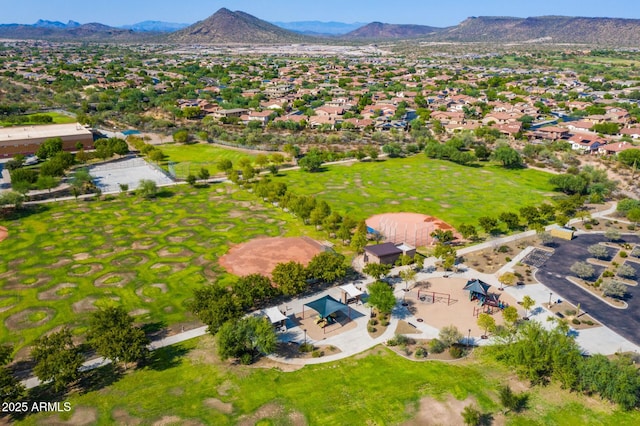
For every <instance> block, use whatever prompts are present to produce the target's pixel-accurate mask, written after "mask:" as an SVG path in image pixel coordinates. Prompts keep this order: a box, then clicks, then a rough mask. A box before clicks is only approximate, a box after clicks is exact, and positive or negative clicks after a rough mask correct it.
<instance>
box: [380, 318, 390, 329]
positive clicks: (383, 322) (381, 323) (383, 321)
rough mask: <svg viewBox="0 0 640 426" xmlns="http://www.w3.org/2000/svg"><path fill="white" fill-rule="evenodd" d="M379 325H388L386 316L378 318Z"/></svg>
mask: <svg viewBox="0 0 640 426" xmlns="http://www.w3.org/2000/svg"><path fill="white" fill-rule="evenodd" d="M380 325H381V326H382V327H386V326H388V325H389V320H388V319H387V318H380Z"/></svg>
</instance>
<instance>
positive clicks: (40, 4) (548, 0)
mask: <svg viewBox="0 0 640 426" xmlns="http://www.w3.org/2000/svg"><path fill="white" fill-rule="evenodd" d="M222 7H226V8H227V9H230V10H234V11H235V10H241V11H243V12H247V13H249V14H251V15H254V16H256V17H258V18H260V19H264V20H266V21H270V22H273V21H280V22H292V21H338V22H346V23H352V22H365V23H368V22H373V21H380V22H385V23H390V24H420V25H430V26H435V27H446V26H451V25H456V24H458V23H460V22H461V21H463V20H464V19H466V18H468V17H470V16H517V17H528V16H542V15H565V16H590V17H615V18H635V19H640V1H638V0H448V1H447V0H401V1H395V2H394V1H389V0H235V1H230V0H227V1H224V0H223V1H216V0H182V1H177V0H18V1H16V0H0V23H4V24H7V23H19V24H32V23H34V22H36V21H37V20H38V19H47V20H50V21H62V22H67V21H68V20H73V21H77V22H80V23H81V24H84V23H88V22H100V23H103V24H107V25H113V26H118V25H127V24H134V23H137V22H141V21H147V20H153V21H165V22H178V23H188V24H191V23H194V22H197V21H200V20H203V19H205V18H207V17H208V16H210V15H212V14H213V13H215V12H216V11H217V10H218V9H220V8H222Z"/></svg>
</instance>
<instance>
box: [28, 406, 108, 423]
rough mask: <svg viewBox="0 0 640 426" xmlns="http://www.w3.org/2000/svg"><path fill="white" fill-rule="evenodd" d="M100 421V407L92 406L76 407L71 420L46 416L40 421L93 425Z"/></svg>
mask: <svg viewBox="0 0 640 426" xmlns="http://www.w3.org/2000/svg"><path fill="white" fill-rule="evenodd" d="M97 421H98V409H97V408H90V407H74V410H73V415H72V416H71V418H70V419H69V420H60V417H58V416H57V415H56V416H51V417H45V418H44V419H43V420H42V421H40V422H38V423H39V424H41V425H43V426H44V425H46V426H66V425H73V426H85V425H92V424H95V423H96V422H97Z"/></svg>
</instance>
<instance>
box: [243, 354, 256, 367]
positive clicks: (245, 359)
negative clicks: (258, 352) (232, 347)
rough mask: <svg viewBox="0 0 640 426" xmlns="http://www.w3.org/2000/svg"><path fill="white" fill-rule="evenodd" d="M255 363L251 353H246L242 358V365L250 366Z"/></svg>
mask: <svg viewBox="0 0 640 426" xmlns="http://www.w3.org/2000/svg"><path fill="white" fill-rule="evenodd" d="M252 362H253V355H251V354H249V353H244V354H242V355H241V356H240V364H242V365H249V364H251V363H252Z"/></svg>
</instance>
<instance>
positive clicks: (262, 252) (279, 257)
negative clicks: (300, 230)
mask: <svg viewBox="0 0 640 426" xmlns="http://www.w3.org/2000/svg"><path fill="white" fill-rule="evenodd" d="M324 250H325V248H324V246H323V245H322V244H320V243H318V242H317V241H315V240H312V239H311V238H307V237H302V238H280V237H278V238H256V239H254V240H251V241H248V242H246V243H243V244H239V245H237V246H235V247H232V248H231V250H229V252H228V253H227V254H225V255H224V256H222V257H221V258H220V265H222V267H223V268H225V269H226V270H227V271H229V272H230V273H232V274H234V275H238V276H247V275H250V274H262V275H271V271H273V268H275V266H276V265H277V264H278V263H285V262H290V261H296V262H300V263H302V264H303V265H305V266H306V265H307V264H308V263H309V261H310V260H311V259H312V258H313V256H315V255H316V254H318V253H321V252H323V251H324Z"/></svg>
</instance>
